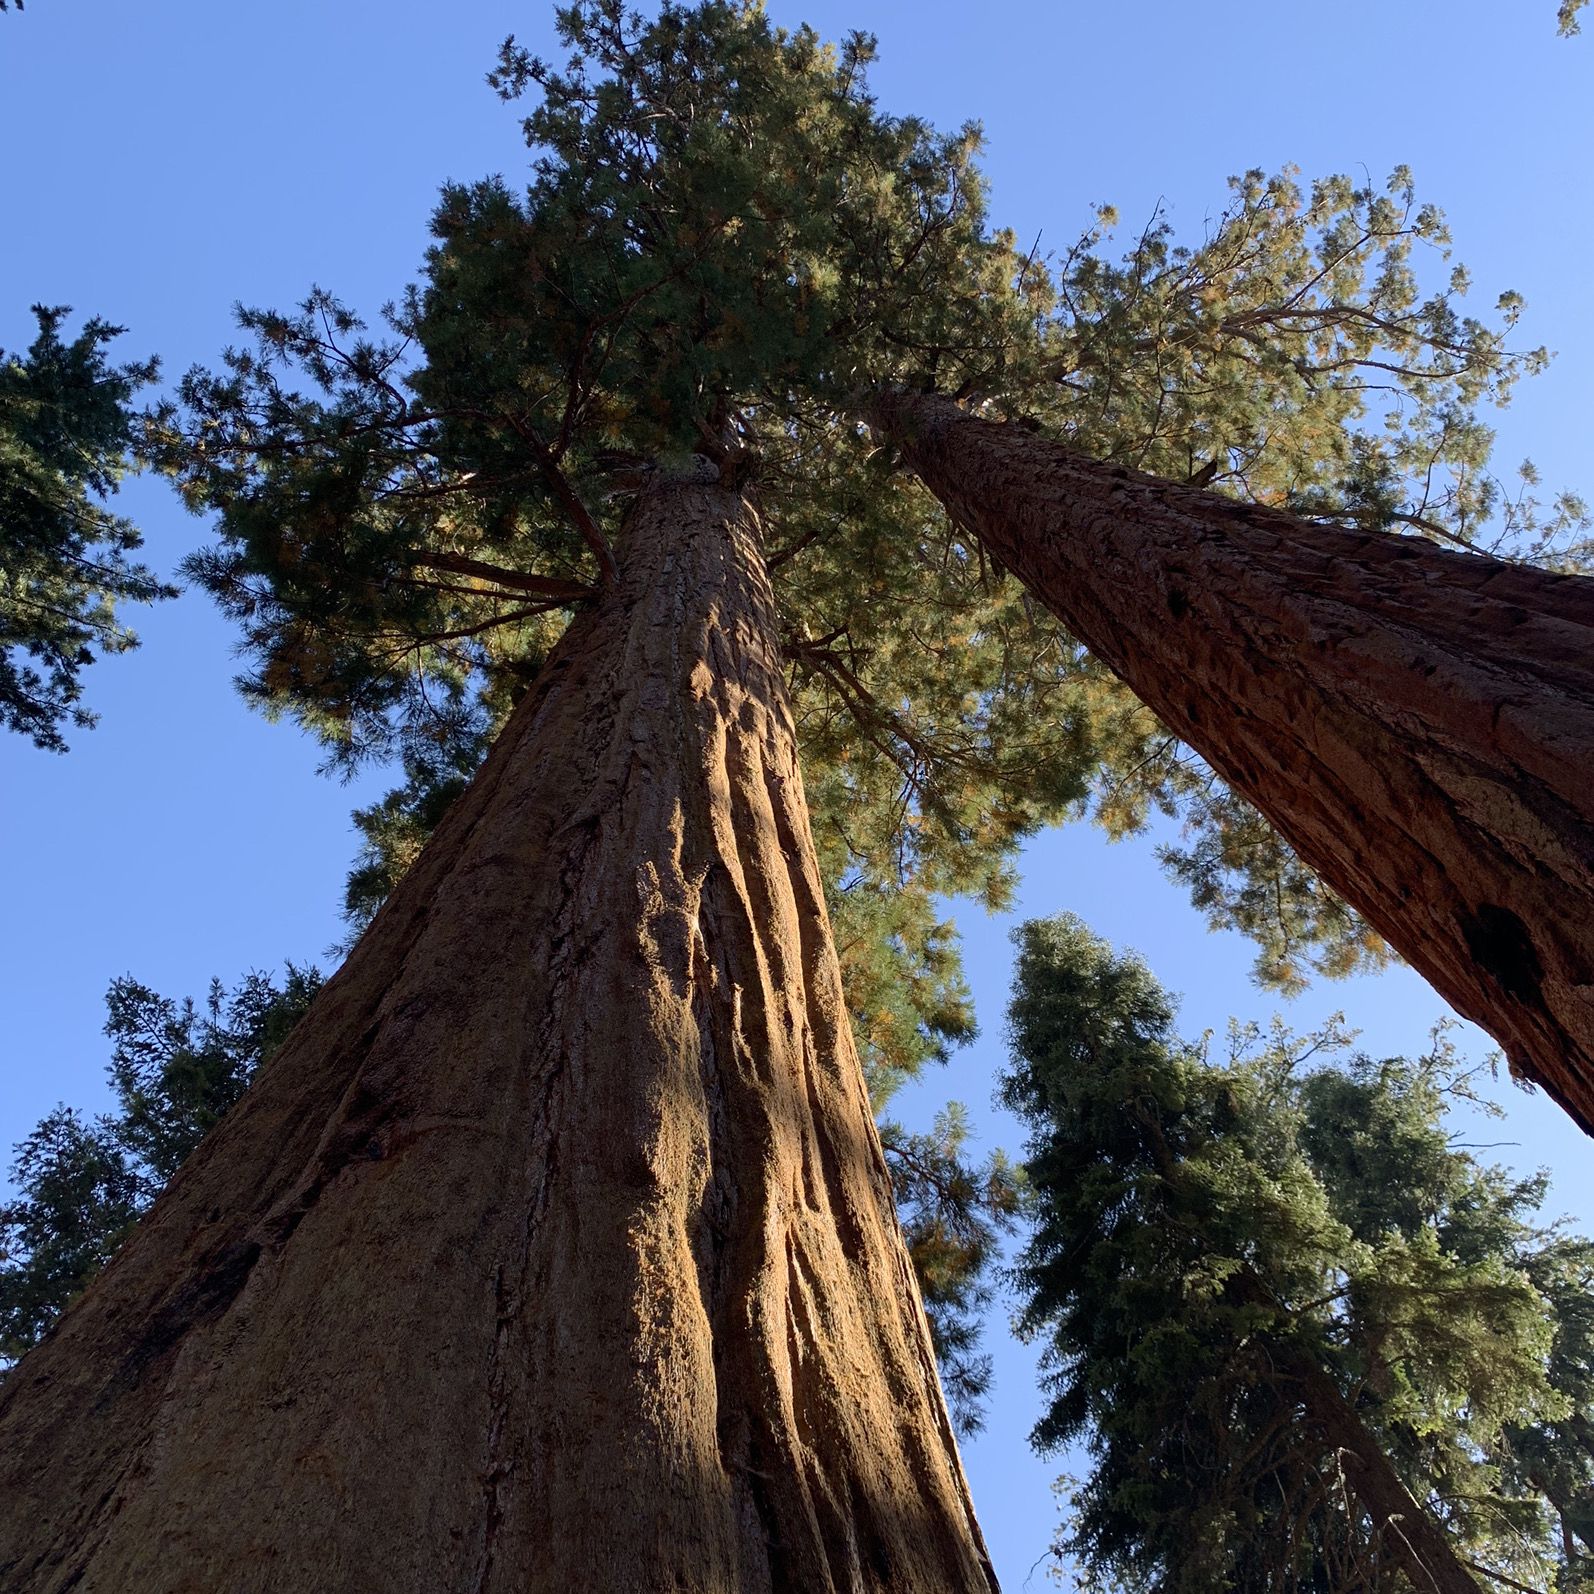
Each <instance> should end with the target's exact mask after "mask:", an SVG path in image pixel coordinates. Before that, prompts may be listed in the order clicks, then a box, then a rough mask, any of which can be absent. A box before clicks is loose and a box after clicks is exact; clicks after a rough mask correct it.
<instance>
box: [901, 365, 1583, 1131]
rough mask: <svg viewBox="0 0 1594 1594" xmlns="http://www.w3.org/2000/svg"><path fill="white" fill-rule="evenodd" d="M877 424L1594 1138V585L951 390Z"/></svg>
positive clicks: (910, 398) (1040, 593)
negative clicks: (1178, 469)
mask: <svg viewBox="0 0 1594 1594" xmlns="http://www.w3.org/2000/svg"><path fill="white" fill-rule="evenodd" d="M872 419H873V420H874V422H875V424H876V425H877V426H878V427H879V428H880V429H881V430H882V432H883V433H884V434H885V435H886V436H887V437H889V438H890V440H891V441H892V442H893V443H894V444H895V445H896V446H897V447H898V448H900V450H901V452H902V457H903V459H904V460H905V462H906V463H907V464H908V465H909V466H910V467H911V468H912V469H913V470H914V471H915V472H916V473H917V474H918V475H919V477H920V478H921V479H922V480H923V481H924V482H925V483H926V485H927V486H928V487H929V488H930V490H931V491H932V492H934V493H935V494H936V496H937V497H938V498H940V499H941V501H942V502H943V503H944V504H945V505H946V506H947V508H948V510H949V511H950V512H951V513H952V514H953V516H954V517H955V518H956V519H957V520H958V521H959V522H960V523H962V524H963V525H965V526H967V527H968V528H969V529H970V530H971V531H972V532H973V533H974V534H975V535H977V536H978V537H979V539H980V541H981V542H982V543H983V544H984V546H985V547H986V548H987V549H988V550H989V551H990V552H991V553H992V554H993V555H994V556H995V557H996V558H997V559H998V560H999V561H1000V562H1001V563H1002V564H1003V565H1005V566H1007V567H1008V568H1009V569H1011V570H1012V571H1013V572H1014V574H1016V575H1017V576H1018V577H1019V578H1020V579H1021V580H1022V581H1024V583H1025V584H1026V585H1027V586H1028V587H1029V589H1030V590H1031V591H1032V592H1033V593H1034V594H1035V596H1036V597H1037V598H1038V599H1039V600H1040V601H1041V602H1042V603H1044V604H1045V605H1046V606H1047V607H1048V608H1049V609H1051V610H1052V612H1053V613H1054V614H1056V615H1057V616H1058V618H1059V619H1061V620H1062V621H1063V623H1064V624H1065V625H1066V626H1067V627H1068V629H1069V630H1070V631H1071V632H1072V633H1073V634H1074V635H1075V636H1076V637H1078V638H1079V640H1080V641H1082V642H1083V643H1085V644H1086V646H1088V647H1089V648H1090V649H1091V651H1092V652H1094V653H1095V654H1096V655H1097V656H1098V657H1099V658H1101V659H1102V660H1103V661H1104V662H1105V663H1107V664H1108V665H1109V666H1110V667H1111V668H1112V669H1113V670H1114V671H1115V672H1116V673H1117V674H1118V675H1119V676H1120V677H1121V678H1122V679H1123V681H1124V682H1125V683H1126V684H1127V685H1128V686H1129V687H1130V688H1131V689H1132V690H1133V691H1134V692H1135V693H1136V694H1137V695H1138V696H1139V697H1140V698H1141V699H1142V700H1143V701H1144V702H1145V703H1147V704H1148V705H1149V706H1150V707H1151V708H1152V709H1154V710H1155V711H1156V713H1157V714H1158V715H1160V716H1161V718H1162V719H1163V720H1164V721H1165V722H1166V723H1167V724H1168V725H1169V726H1170V727H1171V728H1172V729H1173V730H1174V731H1176V732H1177V733H1178V734H1179V735H1180V736H1181V737H1183V738H1184V739H1185V740H1186V741H1187V742H1189V744H1190V745H1191V746H1192V747H1194V748H1195V749H1196V750H1197V751H1198V752H1200V753H1201V754H1202V755H1203V756H1204V757H1205V758H1206V759H1207V761H1208V762H1209V763H1210V764H1211V765H1212V766H1213V768H1214V769H1216V770H1217V771H1218V773H1219V774H1220V775H1222V776H1223V777H1224V779H1225V780H1227V781H1229V782H1230V784H1231V785H1232V786H1233V787H1234V788H1235V789H1236V790H1237V791H1239V792H1241V793H1242V794H1243V795H1244V796H1246V797H1247V798H1249V799H1250V801H1252V802H1253V803H1255V804H1256V806H1257V807H1258V808H1259V809H1261V810H1262V812H1263V813H1264V814H1266V815H1267V817H1268V818H1269V819H1270V820H1271V821H1272V822H1273V824H1274V825H1276V826H1277V827H1278V829H1279V831H1280V832H1281V833H1282V834H1283V835H1284V836H1285V837H1286V838H1287V839H1288V841H1289V842H1290V844H1291V845H1292V846H1293V847H1294V848H1295V850H1296V851H1297V852H1298V853H1299V854H1300V856H1301V857H1302V858H1303V859H1305V860H1306V862H1308V863H1309V864H1310V865H1311V866H1312V867H1313V868H1314V869H1316V870H1317V871H1318V872H1319V873H1320V874H1321V875H1322V877H1323V878H1324V879H1325V880H1326V881H1327V882H1328V883H1329V884H1330V885H1331V886H1333V888H1334V889H1335V890H1336V891H1338V892H1339V893H1340V894H1341V895H1342V896H1343V897H1344V898H1345V899H1346V901H1348V902H1350V903H1351V904H1352V905H1353V906H1355V907H1356V908H1357V909H1359V910H1360V911H1361V913H1362V914H1364V915H1365V916H1366V918H1367V920H1368V921H1369V922H1370V923H1371V924H1372V925H1373V926H1374V927H1375V928H1377V929H1378V930H1379V931H1380V932H1381V933H1382V934H1383V935H1384V936H1385V937H1386V938H1387V939H1388V940H1389V942H1390V944H1391V945H1393V946H1394V947H1395V948H1396V950H1397V951H1399V952H1400V953H1401V954H1402V956H1404V957H1405V958H1406V959H1407V960H1408V961H1409V962H1410V963H1412V964H1413V965H1414V966H1415V967H1416V968H1417V969H1418V970H1420V971H1421V972H1422V973H1423V974H1424V975H1426V976H1427V978H1428V979H1429V980H1430V981H1432V983H1433V984H1434V986H1435V988H1436V989H1437V990H1438V991H1439V992H1440V994H1441V995H1443V996H1444V997H1445V998H1447V999H1448V1000H1449V1001H1450V1002H1451V1003H1452V1004H1453V1005H1454V1006H1455V1007H1456V1009H1457V1010H1458V1011H1459V1012H1461V1013H1463V1014H1465V1015H1466V1016H1467V1017H1468V1018H1471V1019H1474V1020H1475V1021H1476V1022H1477V1023H1479V1024H1481V1025H1482V1026H1483V1027H1484V1028H1485V1029H1486V1030H1488V1031H1489V1033H1490V1034H1491V1035H1493V1036H1494V1037H1495V1039H1496V1040H1498V1041H1499V1042H1500V1043H1501V1045H1502V1046H1503V1047H1504V1048H1505V1051H1506V1053H1507V1055H1508V1057H1509V1058H1510V1060H1511V1063H1512V1065H1513V1067H1514V1068H1515V1069H1516V1071H1517V1072H1518V1073H1519V1074H1520V1075H1522V1076H1523V1077H1525V1078H1527V1079H1529V1080H1532V1081H1534V1082H1536V1083H1538V1084H1540V1085H1542V1086H1543V1087H1544V1088H1545V1089H1546V1090H1548V1091H1549V1092H1550V1093H1551V1094H1552V1095H1553V1096H1554V1097H1555V1099H1556V1100H1557V1101H1559V1102H1560V1103H1561V1105H1562V1106H1563V1107H1565V1108H1566V1110H1567V1111H1568V1112H1570V1113H1571V1114H1572V1116H1573V1117H1574V1118H1575V1119H1576V1120H1577V1122H1578V1123H1579V1124H1580V1125H1581V1126H1582V1127H1583V1129H1584V1130H1585V1131H1589V1132H1594V580H1589V579H1587V578H1584V577H1578V576H1560V575H1552V574H1549V573H1548V572H1545V571H1542V570H1535V569H1532V568H1529V567H1525V566H1521V565H1511V564H1505V563H1502V562H1501V561H1499V560H1496V559H1492V558H1488V557H1486V556H1484V555H1481V554H1469V553H1461V552H1452V551H1449V550H1446V549H1442V548H1437V547H1434V546H1433V545H1431V544H1429V543H1426V542H1422V541H1419V540H1416V539H1414V538H1409V537H1402V536H1396V535H1393V534H1390V533H1384V532H1360V531H1354V530H1349V529H1346V528H1343V527H1338V526H1323V525H1318V524H1313V523H1310V522H1307V521H1302V520H1299V519H1297V518H1295V517H1294V516H1291V515H1287V514H1283V513H1280V512H1278V511H1274V510H1268V509H1262V508H1257V507H1254V506H1249V505H1243V504H1238V503H1235V502H1234V501H1232V500H1230V499H1226V498H1223V497H1221V496H1219V495H1217V494H1213V493H1205V492H1199V491H1196V490H1194V489H1191V488H1188V487H1183V486H1179V485H1175V484H1171V483H1168V482H1163V481H1159V480H1156V479H1154V478H1152V477H1149V476H1142V475H1139V474H1137V473H1135V472H1133V471H1129V470H1124V469H1121V468H1118V467H1113V466H1107V465H1101V464H1097V463H1093V462H1091V461H1088V460H1084V459H1081V458H1079V457H1077V456H1076V455H1074V454H1072V453H1070V452H1069V451H1068V450H1067V449H1066V448H1064V447H1062V446H1061V445H1059V444H1056V443H1053V442H1050V441H1047V440H1046V439H1044V438H1042V437H1039V436H1037V435H1035V434H1034V433H1032V432H1029V431H1027V430H1025V429H1023V428H1022V427H1018V426H1010V425H999V424H996V423H992V422H989V421H984V420H980V419H978V418H976V417H973V416H970V415H968V414H966V413H965V412H963V411H962V410H960V409H959V408H958V407H957V406H956V405H955V404H953V403H952V402H951V401H949V400H947V399H944V398H940V397H937V396H935V395H930V394H909V393H896V394H888V395H884V396H882V397H880V398H879V399H878V400H877V401H876V402H875V404H874V407H873V411H872Z"/></svg>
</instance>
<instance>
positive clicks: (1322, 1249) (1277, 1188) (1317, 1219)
mask: <svg viewBox="0 0 1594 1594" xmlns="http://www.w3.org/2000/svg"><path fill="white" fill-rule="evenodd" d="M1016 940H1017V942H1018V945H1019V964H1018V971H1017V975H1016V979H1015V986H1014V998H1013V1006H1012V1011H1011V1031H1010V1038H1011V1044H1012V1070H1011V1072H1010V1074H1009V1076H1008V1078H1007V1080H1006V1083H1005V1087H1004V1088H1005V1094H1006V1099H1007V1100H1008V1102H1009V1104H1010V1105H1012V1106H1013V1107H1014V1108H1015V1109H1016V1110H1018V1111H1019V1112H1020V1113H1022V1114H1023V1116H1024V1117H1025V1118H1026V1120H1027V1121H1028V1123H1029V1125H1030V1131H1031V1135H1030V1143H1029V1153H1030V1155H1029V1160H1028V1164H1027V1167H1028V1171H1029V1175H1030V1180H1031V1187H1032V1191H1033V1199H1034V1210H1035V1216H1036V1229H1035V1235H1034V1238H1033V1240H1032V1241H1031V1243H1030V1245H1029V1247H1028V1248H1027V1250H1026V1251H1025V1253H1024V1255H1023V1257H1022V1260H1021V1264H1020V1267H1019V1270H1018V1276H1019V1280H1020V1282H1021V1285H1022V1287H1023V1289H1024V1290H1025V1293H1026V1297H1027V1304H1026V1306H1025V1309H1024V1314H1023V1319H1022V1321H1023V1326H1024V1327H1025V1329H1026V1330H1027V1331H1028V1332H1029V1333H1031V1334H1033V1335H1036V1336H1038V1337H1040V1338H1041V1339H1042V1340H1043V1342H1044V1343H1045V1345H1046V1360H1045V1363H1044V1365H1045V1367H1046V1381H1047V1386H1048V1390H1049V1392H1050V1395H1051V1401H1050V1405H1049V1409H1048V1411H1047V1414H1046V1416H1045V1417H1044V1418H1043V1419H1042V1421H1041V1423H1040V1425H1039V1427H1038V1428H1037V1429H1036V1435H1035V1437H1036V1440H1037V1442H1038V1443H1039V1444H1041V1445H1042V1446H1044V1447H1052V1446H1056V1445H1059V1444H1061V1443H1063V1442H1065V1441H1067V1440H1069V1439H1072V1438H1075V1437H1079V1436H1081V1435H1083V1436H1085V1437H1086V1438H1087V1441H1088V1445H1089V1449H1090V1453H1091V1459H1092V1465H1091V1470H1090V1474H1089V1476H1088V1477H1087V1479H1086V1480H1085V1481H1084V1483H1083V1485H1082V1487H1081V1488H1080V1489H1079V1491H1078V1494H1077V1496H1076V1500H1075V1516H1074V1520H1073V1524H1072V1530H1071V1533H1070V1536H1069V1538H1068V1540H1067V1542H1066V1545H1065V1549H1066V1551H1067V1553H1069V1554H1071V1555H1075V1556H1078V1557H1079V1558H1080V1560H1081V1561H1082V1562H1083V1565H1084V1567H1085V1568H1086V1570H1087V1571H1088V1573H1089V1574H1090V1575H1091V1576H1093V1577H1096V1578H1099V1579H1102V1580H1103V1581H1105V1582H1107V1583H1110V1584H1116V1583H1120V1582H1121V1583H1122V1584H1123V1585H1124V1586H1126V1587H1130V1588H1138V1589H1158V1590H1167V1591H1170V1594H1171V1591H1173V1590H1197V1589H1200V1590H1207V1589H1212V1588H1220V1587H1221V1588H1235V1589H1245V1590H1257V1591H1263V1590H1267V1591H1280V1590H1292V1589H1322V1590H1329V1589H1344V1588H1352V1587H1354V1588H1368V1589H1390V1590H1397V1589H1411V1588H1427V1587H1435V1586H1437V1587H1441V1588H1452V1589H1456V1590H1459V1591H1464V1590H1468V1589H1471V1588H1474V1587H1476V1586H1477V1583H1476V1582H1475V1577H1474V1574H1478V1573H1481V1574H1488V1575H1489V1576H1491V1577H1503V1578H1504V1579H1506V1580H1508V1581H1510V1580H1515V1581H1516V1582H1517V1583H1519V1584H1525V1586H1528V1587H1533V1588H1546V1587H1549V1586H1551V1585H1552V1584H1556V1585H1557V1586H1560V1587H1563V1588H1572V1587H1576V1586H1580V1584H1581V1582H1582V1580H1583V1579H1584V1578H1586V1577H1587V1575H1588V1573H1589V1571H1590V1569H1591V1567H1594V1562H1591V1561H1590V1559H1589V1552H1590V1549H1591V1546H1590V1545H1589V1543H1588V1541H1587V1540H1586V1539H1582V1538H1580V1537H1579V1533H1580V1528H1581V1529H1586V1527H1587V1525H1588V1524H1587V1518H1586V1515H1584V1513H1585V1512H1586V1510H1587V1506H1588V1504H1589V1503H1590V1502H1591V1501H1594V1492H1591V1491H1594V1452H1591V1451H1590V1450H1589V1448H1588V1446H1587V1444H1586V1441H1585V1440H1583V1439H1580V1438H1579V1437H1578V1436H1577V1434H1576V1431H1575V1424H1576V1421H1577V1420H1578V1419H1577V1418H1576V1416H1575V1414H1576V1413H1577V1412H1578V1411H1580V1410H1584V1409H1586V1402H1587V1398H1588V1394H1589V1382H1588V1380H1589V1370H1590V1364H1589V1359H1588V1350H1589V1344H1588V1338H1587V1305H1586V1296H1585V1291H1586V1289H1587V1285H1588V1283H1589V1281H1590V1278H1591V1271H1590V1270H1591V1268H1594V1244H1591V1243H1590V1242H1589V1241H1587V1240H1584V1239H1581V1238H1576V1237H1573V1236H1570V1235H1567V1234H1565V1233H1564V1232H1561V1231H1559V1230H1557V1229H1555V1228H1553V1227H1552V1228H1549V1229H1546V1228H1545V1227H1544V1226H1543V1225H1542V1224H1540V1223H1539V1222H1538V1221H1537V1210H1538V1207H1539V1205H1540V1203H1541V1202H1542V1200H1543V1197H1544V1194H1545V1181H1544V1180H1543V1178H1542V1176H1541V1177H1539V1178H1535V1179H1528V1180H1517V1179H1512V1178H1510V1177H1508V1176H1507V1175H1505V1174H1504V1173H1502V1172H1501V1171H1500V1170H1498V1169H1493V1168H1488V1167H1484V1166H1481V1165H1480V1164H1479V1163H1478V1162H1477V1161H1475V1160H1474V1158H1473V1157H1472V1156H1471V1155H1470V1154H1469V1153H1468V1152H1467V1151H1465V1150H1463V1149H1460V1148H1458V1147H1456V1146H1455V1145H1453V1144H1452V1142H1451V1139H1450V1137H1449V1136H1448V1134H1447V1129H1446V1125H1445V1122H1444V1112H1445V1106H1446V1101H1447V1096H1448V1095H1450V1094H1453V1093H1454V1092H1455V1091H1456V1090H1458V1089H1464V1088H1465V1077H1464V1074H1463V1073H1462V1072H1461V1071H1460V1070H1459V1069H1458V1067H1457V1064H1456V1060H1455V1058H1454V1056H1453V1054H1451V1053H1450V1052H1449V1050H1448V1048H1446V1047H1445V1046H1443V1045H1442V1044H1441V1045H1439V1046H1437V1047H1436V1049H1435V1051H1434V1053H1433V1054H1432V1055H1430V1056H1429V1057H1427V1058H1424V1059H1422V1060H1420V1061H1419V1062H1416V1063H1411V1062H1406V1061H1404V1060H1401V1059H1393V1060H1385V1061H1381V1062H1374V1061H1372V1060H1370V1059H1368V1058H1366V1057H1354V1058H1352V1059H1351V1060H1350V1061H1349V1062H1348V1063H1347V1064H1343V1065H1334V1064H1327V1065H1325V1063H1324V1061H1323V1059H1324V1058H1325V1056H1327V1055H1328V1054H1329V1053H1330V1052H1332V1051H1333V1050H1335V1049H1339V1050H1343V1049H1345V1047H1346V1046H1348V1044H1349V1042H1348V1038H1347V1037H1346V1036H1344V1035H1343V1034H1342V1033H1339V1032H1337V1031H1336V1030H1333V1029H1331V1030H1330V1031H1329V1032H1327V1033H1325V1034H1324V1035H1320V1036H1315V1037H1308V1038H1306V1039H1304V1040H1302V1039H1300V1038H1297V1037H1292V1036H1290V1035H1288V1034H1287V1033H1286V1032H1284V1031H1282V1030H1281V1029H1278V1028H1275V1030H1274V1031H1273V1033H1272V1034H1271V1035H1269V1036H1267V1037H1265V1038H1264V1037H1261V1036H1259V1035H1258V1033H1257V1032H1256V1031H1255V1030H1254V1029H1252V1030H1249V1031H1246V1030H1239V1029H1236V1030H1233V1031H1232V1032H1231V1048H1230V1056H1229V1057H1228V1058H1227V1059H1226V1060H1225V1061H1224V1062H1223V1063H1221V1064H1218V1063H1213V1062H1211V1061H1209V1060H1208V1058H1207V1057H1206V1056H1205V1051H1204V1046H1190V1045H1186V1044H1183V1043H1181V1042H1180V1041H1178V1040H1177V1039H1176V1037H1175V1034H1174V1031H1173V1012H1172V1004H1171V1002H1170V1001H1169V999H1168V997H1167V996H1166V994H1165V993H1164V992H1163V991H1162V990H1161V989H1160V987H1159V986H1158V985H1157V983H1156V981H1155V980H1154V979H1153V978H1152V976H1151V975H1150V974H1149V972H1148V971H1147V970H1146V969H1145V967H1144V966H1143V965H1142V964H1140V963H1139V962H1137V961H1136V960H1134V959H1132V958H1123V957H1119V956H1116V955H1115V954H1114V953H1113V952H1112V951H1111V949H1110V948H1108V947H1107V946H1106V945H1105V944H1103V943H1102V942H1100V941H1098V940H1097V939H1096V938H1095V937H1093V936H1092V935H1090V933H1089V932H1088V931H1087V930H1085V928H1084V927H1083V925H1081V924H1080V923H1079V922H1078V921H1077V920H1075V919H1069V918H1061V919H1057V920H1050V921H1040V922H1035V923H1031V924H1029V925H1026V926H1024V927H1023V929H1022V930H1021V931H1020V932H1018V934H1017V936H1016ZM1309 1059H1310V1060H1311V1061H1310V1063H1308V1060H1309Z"/></svg>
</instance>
